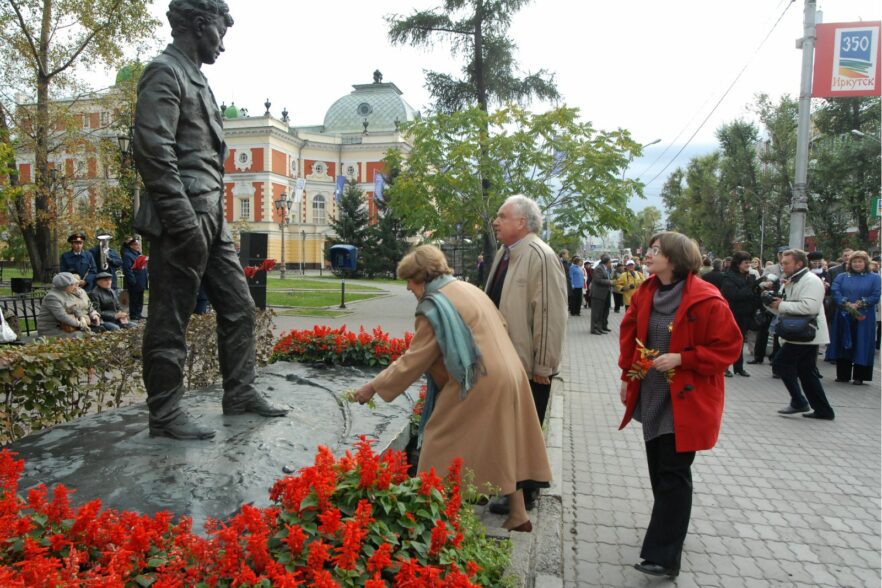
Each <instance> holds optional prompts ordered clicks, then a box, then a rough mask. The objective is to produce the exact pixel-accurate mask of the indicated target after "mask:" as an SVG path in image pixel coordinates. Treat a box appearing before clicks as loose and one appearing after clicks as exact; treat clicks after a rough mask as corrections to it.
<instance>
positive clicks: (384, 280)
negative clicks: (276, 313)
mask: <svg viewBox="0 0 882 588" xmlns="http://www.w3.org/2000/svg"><path fill="white" fill-rule="evenodd" d="M310 279H313V280H326V281H330V280H336V281H337V282H339V281H340V278H338V277H337V276H335V275H334V274H332V273H331V272H328V275H326V276H310ZM352 280H355V281H356V282H374V283H377V284H399V285H401V286H404V285H405V284H406V283H407V281H405V280H399V279H396V278H347V279H346V283H347V284H349V283H351V281H352Z"/></svg>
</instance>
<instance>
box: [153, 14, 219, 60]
mask: <svg viewBox="0 0 882 588" xmlns="http://www.w3.org/2000/svg"><path fill="white" fill-rule="evenodd" d="M165 14H166V16H167V17H168V22H169V24H170V25H171V28H172V37H174V38H175V39H176V40H177V39H179V38H181V37H192V38H193V40H194V41H196V43H197V45H198V49H199V59H200V61H201V62H202V63H214V62H215V61H216V60H217V58H218V56H219V55H220V54H221V53H222V52H223V51H224V41H223V39H224V35H226V33H227V29H228V28H229V27H231V26H233V17H232V16H230V7H229V6H227V3H226V2H224V0H171V2H170V3H169V5H168V12H166V13H165Z"/></svg>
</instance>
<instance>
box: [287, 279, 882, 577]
mask: <svg viewBox="0 0 882 588" xmlns="http://www.w3.org/2000/svg"><path fill="white" fill-rule="evenodd" d="M382 287H383V288H384V289H386V290H387V291H388V293H387V296H385V297H382V298H378V299H374V300H371V301H366V302H359V303H353V304H352V305H351V310H352V311H353V313H352V314H351V315H350V316H348V317H344V318H340V319H316V318H307V317H277V319H276V329H277V330H279V331H281V330H288V329H292V328H310V327H312V325H313V324H316V323H321V324H329V325H333V326H338V325H340V324H344V323H345V324H346V325H347V326H349V327H350V328H356V329H357V328H358V325H360V324H363V325H365V327H366V328H371V327H373V326H374V325H377V324H379V325H382V326H383V328H384V329H386V330H387V331H389V332H390V333H391V334H392V335H394V336H400V335H401V333H402V332H403V331H404V330H412V329H413V311H414V308H415V306H416V301H415V300H414V299H413V296H412V295H411V294H410V293H409V292H407V291H406V290H405V289H404V287H402V286H398V285H395V284H383V285H382ZM347 306H350V305H349V304H347ZM621 316H622V315H620V314H612V315H611V327H612V328H613V333H611V334H609V335H606V336H595V335H590V334H589V332H588V331H589V321H590V318H589V317H588V316H587V314H586V313H583V316H581V317H571V318H570V319H569V329H568V335H567V342H566V347H565V353H566V355H565V358H564V364H563V366H562V374H561V377H562V380H563V382H560V381H556V382H555V384H554V386H553V387H552V390H553V393H554V396H553V400H552V404H551V408H550V410H551V412H550V418H549V419H548V422H546V445H547V446H548V451H549V457H550V458H551V462H552V467H553V469H554V474H555V476H556V478H557V479H556V481H555V483H554V484H553V485H552V488H551V489H549V490H548V491H544V492H543V497H542V499H541V500H540V504H539V509H538V510H536V511H533V513H531V518H532V519H533V522H534V532H533V533H531V534H529V535H527V534H520V533H518V534H514V536H512V539H513V542H514V549H515V552H514V561H513V567H514V571H515V572H516V573H517V574H518V575H519V576H520V577H521V579H522V580H523V585H525V586H527V587H532V586H536V587H553V586H560V585H564V586H567V587H572V588H575V587H583V586H622V587H625V586H627V587H631V586H657V585H663V586H674V585H676V586H701V587H703V588H704V587H712V586H720V587H726V588H728V587H730V586H732V587H736V586H747V587H751V588H752V587H761V586H854V587H862V586H871V587H878V586H880V508H882V502H880V442H882V437H880V429H882V425H880V385H879V382H880V380H882V378H880V374H879V361H878V358H877V367H876V373H875V375H874V381H873V382H872V383H871V384H870V385H867V386H862V387H855V386H851V385H847V384H836V383H834V382H833V379H834V377H835V375H834V369H833V368H832V366H830V365H829V364H826V363H821V364H820V366H821V371H822V372H823V374H824V376H825V377H824V380H823V383H824V385H825V388H826V391H827V396H828V398H829V399H830V402H831V404H832V405H833V407H834V409H835V410H836V420H835V421H833V422H815V421H809V420H807V419H803V418H802V417H799V416H797V417H782V416H779V415H777V414H776V412H775V411H777V410H778V409H779V408H782V407H783V406H784V405H785V404H787V401H788V399H789V396H788V395H787V392H786V390H785V389H784V385H783V384H782V383H781V381H780V380H775V379H772V376H771V369H770V367H769V366H768V364H764V365H762V366H752V365H751V366H746V367H747V370H748V371H749V372H750V373H751V374H752V377H751V378H743V377H739V376H736V377H734V378H727V379H726V410H725V413H724V416H723V429H722V433H721V436H720V440H719V442H718V444H717V446H716V447H715V448H714V449H713V450H712V451H707V452H700V453H699V454H698V456H697V457H696V459H695V465H694V466H693V481H694V484H695V497H694V504H693V510H692V522H691V525H690V529H689V535H688V537H687V539H686V547H685V551H684V555H683V570H682V572H681V575H680V577H679V578H677V580H676V582H671V581H668V580H664V579H652V578H649V577H647V576H644V575H643V574H641V573H639V572H637V571H636V570H634V569H633V568H632V565H633V564H634V563H636V562H637V561H638V560H639V555H640V545H641V543H642V541H643V533H644V531H645V529H646V525H647V523H648V521H649V513H650V509H651V506H652V494H651V491H650V488H649V478H648V475H647V472H646V459H645V456H644V448H643V438H642V431H641V429H640V425H639V423H632V424H631V425H629V427H628V428H627V429H625V430H624V431H618V430H617V427H618V424H619V422H620V421H621V417H622V410H623V407H622V405H621V403H620V402H619V393H618V390H619V376H618V373H619V371H618V368H617V367H616V363H617V358H618V322H619V320H620V319H621ZM559 472H560V474H559ZM480 514H481V516H482V519H483V520H484V522H485V524H486V525H487V527H488V531H490V532H491V533H493V534H497V535H500V536H508V533H504V532H502V531H501V530H500V529H498V528H497V527H498V525H499V524H500V523H501V520H502V517H497V516H495V515H490V514H489V513H486V512H483V511H482V512H481V513H480Z"/></svg>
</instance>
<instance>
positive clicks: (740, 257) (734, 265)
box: [729, 251, 751, 272]
mask: <svg viewBox="0 0 882 588" xmlns="http://www.w3.org/2000/svg"><path fill="white" fill-rule="evenodd" d="M750 259H751V257H750V253H748V252H747V251H736V252H735V253H733V254H732V261H730V262H729V269H730V270H732V271H733V272H737V271H738V266H739V265H741V264H742V263H743V262H745V261H750Z"/></svg>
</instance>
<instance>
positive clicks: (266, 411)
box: [224, 394, 288, 417]
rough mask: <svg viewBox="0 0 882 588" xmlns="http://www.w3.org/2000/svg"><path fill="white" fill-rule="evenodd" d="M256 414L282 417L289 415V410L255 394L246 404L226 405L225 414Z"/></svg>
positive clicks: (231, 403)
mask: <svg viewBox="0 0 882 588" xmlns="http://www.w3.org/2000/svg"><path fill="white" fill-rule="evenodd" d="M249 412H250V413H254V414H257V415H260V416H263V417H280V416H285V415H286V414H288V409H286V408H280V407H278V406H275V405H274V404H270V403H269V402H267V400H266V399H265V398H264V397H263V396H261V395H260V394H254V395H253V396H251V397H250V398H248V400H245V401H244V402H235V403H233V402H230V403H229V404H227V403H224V414H226V415H233V414H245V413H249Z"/></svg>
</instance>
